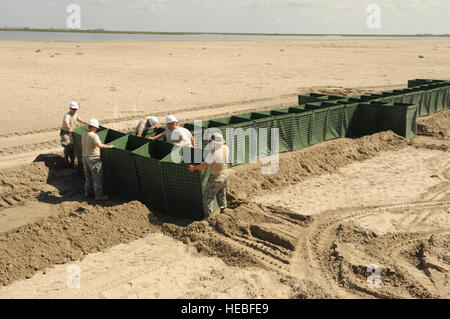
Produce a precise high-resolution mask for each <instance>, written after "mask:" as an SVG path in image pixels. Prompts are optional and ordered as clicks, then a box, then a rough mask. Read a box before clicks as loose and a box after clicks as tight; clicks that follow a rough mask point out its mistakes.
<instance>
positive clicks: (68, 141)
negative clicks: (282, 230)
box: [61, 132, 75, 162]
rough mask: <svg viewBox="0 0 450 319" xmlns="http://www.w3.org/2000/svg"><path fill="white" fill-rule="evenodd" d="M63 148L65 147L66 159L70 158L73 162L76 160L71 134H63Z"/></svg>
mask: <svg viewBox="0 0 450 319" xmlns="http://www.w3.org/2000/svg"><path fill="white" fill-rule="evenodd" d="M61 146H62V147H64V157H65V158H66V160H67V158H70V159H71V160H72V162H73V160H74V159H75V152H74V150H73V141H72V135H70V134H69V133H65V132H61Z"/></svg>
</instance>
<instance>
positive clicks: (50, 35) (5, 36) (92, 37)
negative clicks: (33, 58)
mask: <svg viewBox="0 0 450 319" xmlns="http://www.w3.org/2000/svg"><path fill="white" fill-rule="evenodd" d="M380 38H383V39H391V38H392V37H377V38H376V39H380ZM402 38H404V39H428V38H433V39H437V38H436V37H395V39H402ZM445 38H447V39H448V38H450V37H445ZM308 39H309V40H337V39H373V37H367V36H366V37H365V36H361V37H344V36H286V35H284V36H283V35H230V34H181V35H167V34H117V33H116V34H114V33H77V32H35V31H0V41H8V40H9V41H164V40H172V41H189V40H191V41H210V40H308ZM439 39H440V38H439Z"/></svg>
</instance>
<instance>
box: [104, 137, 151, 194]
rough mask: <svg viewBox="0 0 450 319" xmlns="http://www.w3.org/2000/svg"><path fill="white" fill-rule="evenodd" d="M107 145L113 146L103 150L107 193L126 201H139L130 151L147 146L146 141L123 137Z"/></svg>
mask: <svg viewBox="0 0 450 319" xmlns="http://www.w3.org/2000/svg"><path fill="white" fill-rule="evenodd" d="M109 144H110V145H114V146H115V148H113V149H106V150H103V151H104V154H105V155H106V158H107V162H106V163H105V164H106V165H104V171H105V176H106V180H107V185H108V190H109V192H110V193H111V194H114V195H116V196H119V197H123V198H127V199H140V192H139V185H138V180H137V176H136V167H135V163H134V158H133V156H132V151H134V150H135V149H138V148H140V147H141V146H143V145H145V144H148V140H147V139H146V138H143V137H137V136H133V135H125V136H123V137H121V138H119V139H116V140H114V141H112V142H110V143H109Z"/></svg>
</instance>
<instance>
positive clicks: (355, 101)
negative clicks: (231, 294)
mask: <svg viewBox="0 0 450 319" xmlns="http://www.w3.org/2000/svg"><path fill="white" fill-rule="evenodd" d="M446 108H450V82H449V81H438V80H421V79H416V80H411V81H409V82H408V88H406V89H402V90H392V91H386V92H380V93H373V94H364V95H361V96H354V97H348V98H343V97H339V96H331V95H322V94H315V93H310V94H303V95H300V96H299V105H297V106H292V107H288V108H282V109H275V110H270V111H263V112H252V113H245V114H238V115H234V116H230V117H226V118H218V119H211V120H206V121H198V122H193V123H185V124H183V126H184V127H185V128H187V129H189V130H190V131H191V132H192V133H193V135H194V137H195V138H196V140H195V145H196V148H188V147H183V148H177V149H176V152H177V153H176V154H178V157H180V158H181V159H182V160H181V163H179V162H178V161H177V160H175V159H174V156H173V152H172V151H173V145H172V144H170V143H167V142H164V141H151V140H148V139H147V137H149V136H155V135H156V134H157V133H159V132H161V131H162V130H163V128H162V129H161V128H160V129H158V130H157V131H155V130H153V129H150V130H148V131H145V132H144V134H143V137H137V136H135V134H134V132H131V133H129V134H126V133H122V132H118V131H114V130H111V129H107V128H104V127H101V128H100V130H99V131H98V135H99V137H100V139H101V141H102V142H103V143H105V144H112V145H114V146H115V148H114V149H108V150H102V152H101V156H102V162H103V164H104V172H105V187H106V189H107V191H109V192H110V193H111V194H114V195H117V196H119V197H123V198H127V199H137V200H140V201H142V202H143V203H144V204H146V205H148V206H149V207H150V208H151V209H152V210H156V211H160V212H165V213H167V214H169V215H173V216H180V217H185V218H192V219H199V218H202V216H203V213H204V211H203V193H204V190H205V186H206V183H207V180H208V177H209V170H206V171H204V172H198V171H196V172H190V171H189V170H188V169H187V166H188V165H189V163H191V162H193V163H194V164H199V163H201V162H202V161H203V159H204V154H203V149H204V148H205V146H206V144H207V143H208V142H209V141H208V140H207V139H204V137H205V136H206V135H208V133H209V134H211V132H209V131H210V130H208V129H214V130H220V131H221V132H222V133H223V135H224V137H225V140H226V143H227V145H228V146H229V147H230V149H231V150H232V154H230V155H231V156H232V158H233V162H232V163H231V166H235V165H239V164H243V163H248V162H252V161H256V159H257V158H260V157H263V156H266V155H270V153H271V151H272V150H273V147H274V146H275V145H278V152H279V153H283V152H289V151H295V150H299V149H302V148H305V147H308V146H311V145H315V144H317V143H320V142H323V141H328V140H331V139H336V138H340V137H355V136H362V135H369V134H373V133H376V132H380V131H384V130H392V131H394V132H395V133H396V134H398V135H401V136H404V137H406V138H414V137H415V134H416V118H417V116H424V115H428V114H432V113H435V112H438V111H440V110H443V109H446ZM227 129H233V130H234V132H232V134H230V132H229V130H227ZM248 129H253V130H248ZM271 129H276V130H277V134H275V135H274V134H270V133H271ZM263 130H264V131H265V132H269V134H268V136H265V137H264V134H263V135H261V136H260V133H261V131H263ZM85 132H87V126H83V127H80V128H77V129H76V130H75V131H74V134H73V140H74V149H75V153H76V155H77V157H78V158H79V159H80V158H81V136H82V135H83V134H84V133H85ZM247 132H250V133H248V134H247ZM252 132H253V133H252ZM196 133H197V134H196ZM198 133H200V134H198ZM233 133H234V134H233ZM263 149H264V151H262V150H263ZM175 157H177V156H175ZM79 167H81V169H82V165H79ZM215 205H216V207H217V202H215Z"/></svg>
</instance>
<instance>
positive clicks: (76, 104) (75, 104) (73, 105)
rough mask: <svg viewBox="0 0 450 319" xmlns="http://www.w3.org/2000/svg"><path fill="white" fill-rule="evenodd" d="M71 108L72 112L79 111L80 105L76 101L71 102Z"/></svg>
mask: <svg viewBox="0 0 450 319" xmlns="http://www.w3.org/2000/svg"><path fill="white" fill-rule="evenodd" d="M69 107H70V108H71V109H72V110H78V109H79V107H78V103H77V102H75V101H72V102H70V104H69Z"/></svg>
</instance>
